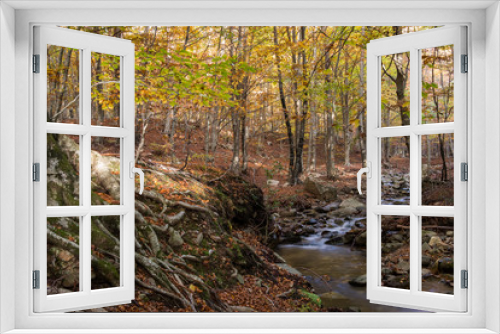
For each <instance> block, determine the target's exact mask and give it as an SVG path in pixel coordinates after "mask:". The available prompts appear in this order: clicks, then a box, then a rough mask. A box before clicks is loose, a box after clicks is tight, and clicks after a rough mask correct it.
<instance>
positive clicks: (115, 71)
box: [91, 52, 121, 126]
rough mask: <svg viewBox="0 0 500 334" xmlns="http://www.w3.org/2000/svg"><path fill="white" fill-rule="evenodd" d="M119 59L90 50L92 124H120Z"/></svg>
mask: <svg viewBox="0 0 500 334" xmlns="http://www.w3.org/2000/svg"><path fill="white" fill-rule="evenodd" d="M120 60H121V57H119V56H113V55H108V54H103V53H97V52H92V123H91V124H92V125H102V126H120Z"/></svg>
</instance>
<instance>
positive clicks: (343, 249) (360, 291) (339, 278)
mask: <svg viewBox="0 0 500 334" xmlns="http://www.w3.org/2000/svg"><path fill="white" fill-rule="evenodd" d="M362 219H364V218H355V219H352V220H349V221H346V222H345V223H344V225H343V226H342V227H339V228H325V229H321V230H319V231H317V232H316V233H315V234H313V235H310V236H308V237H304V238H303V239H302V242H301V243H298V244H293V245H281V246H279V248H278V250H277V252H278V254H280V255H281V256H282V257H283V258H284V259H285V260H286V262H287V264H288V265H290V266H291V267H293V268H295V269H297V270H298V271H300V272H301V273H302V274H303V275H304V276H305V278H306V279H307V280H308V281H309V282H310V283H311V285H312V286H313V287H314V289H315V292H316V293H317V294H318V295H321V294H323V293H327V292H332V291H333V292H335V293H336V294H335V295H334V296H335V300H330V301H329V300H325V299H323V303H324V304H325V306H340V307H349V306H355V307H357V308H359V309H360V310H361V311H362V312H415V310H410V309H403V308H397V307H391V306H383V305H377V304H371V303H370V302H369V301H368V300H367V299H366V288H365V287H354V286H352V285H350V284H349V281H350V280H352V279H353V278H356V277H358V276H361V275H364V274H366V252H365V251H364V250H363V251H362V250H351V249H350V247H349V246H344V245H340V246H339V245H328V244H326V243H325V242H326V241H327V240H328V239H327V238H323V237H321V232H322V231H325V230H326V231H331V232H339V233H340V234H339V235H341V234H342V232H343V233H345V232H347V231H349V230H350V227H351V226H352V225H354V224H355V222H356V221H359V220H362Z"/></svg>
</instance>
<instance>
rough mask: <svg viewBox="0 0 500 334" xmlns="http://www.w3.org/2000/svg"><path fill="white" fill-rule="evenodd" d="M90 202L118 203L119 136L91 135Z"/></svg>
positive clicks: (94, 203) (95, 203) (100, 203)
mask: <svg viewBox="0 0 500 334" xmlns="http://www.w3.org/2000/svg"><path fill="white" fill-rule="evenodd" d="M91 161H92V168H91V172H92V204H93V205H119V204H120V138H110V137H92V157H91Z"/></svg>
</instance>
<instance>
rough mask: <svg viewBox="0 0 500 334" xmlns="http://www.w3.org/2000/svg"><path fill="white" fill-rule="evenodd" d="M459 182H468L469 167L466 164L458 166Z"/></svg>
mask: <svg viewBox="0 0 500 334" xmlns="http://www.w3.org/2000/svg"><path fill="white" fill-rule="evenodd" d="M460 180H462V181H469V165H468V164H467V163H466V162H462V163H461V164H460Z"/></svg>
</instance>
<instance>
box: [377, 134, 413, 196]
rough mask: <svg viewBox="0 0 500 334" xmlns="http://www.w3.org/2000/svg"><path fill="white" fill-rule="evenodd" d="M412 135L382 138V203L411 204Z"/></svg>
mask: <svg viewBox="0 0 500 334" xmlns="http://www.w3.org/2000/svg"><path fill="white" fill-rule="evenodd" d="M409 141H410V137H408V136H405V137H390V138H382V139H381V146H382V147H381V150H382V151H381V159H382V161H381V168H380V172H381V182H382V184H381V189H382V190H381V191H382V193H381V195H382V200H381V204H384V205H409V204H410V154H409Z"/></svg>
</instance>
